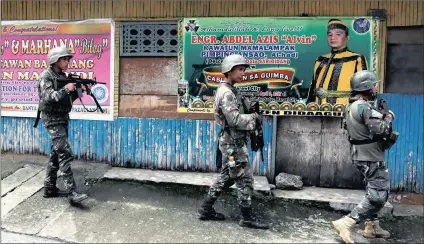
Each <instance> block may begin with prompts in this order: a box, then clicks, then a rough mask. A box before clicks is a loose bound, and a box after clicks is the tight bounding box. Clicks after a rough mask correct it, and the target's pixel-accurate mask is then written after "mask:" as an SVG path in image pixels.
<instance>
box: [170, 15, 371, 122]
mask: <svg viewBox="0 0 424 244" xmlns="http://www.w3.org/2000/svg"><path fill="white" fill-rule="evenodd" d="M378 24H379V22H378V19H374V18H372V17H359V16H358V17H331V16H330V17H246V18H239V17H237V18H183V19H180V20H179V45H180V46H179V54H178V62H179V81H178V96H179V99H178V111H179V112H183V113H186V112H194V113H201V112H204V113H212V112H213V99H214V94H215V92H216V89H217V88H218V87H219V84H220V82H221V81H223V80H224V78H225V76H224V74H222V73H221V62H222V60H223V59H224V57H226V56H228V55H230V54H233V53H236V54H241V55H243V56H244V57H245V58H246V59H247V60H248V63H249V64H250V67H249V68H248V69H246V71H245V75H244V77H243V81H242V82H240V83H237V84H235V87H236V88H237V90H238V93H239V94H240V95H241V96H244V97H246V98H249V100H250V101H251V102H259V105H260V108H261V111H262V112H263V114H272V115H289V116H296V115H298V116H299V115H300V116H335V117H340V116H342V115H343V111H344V108H345V106H346V104H347V103H348V98H349V96H350V94H351V93H350V92H351V88H350V78H351V76H352V75H353V74H354V73H355V72H357V71H360V70H371V71H374V72H376V73H378V62H379V60H378V56H379V40H378V37H379V33H378V31H379V26H378Z"/></svg>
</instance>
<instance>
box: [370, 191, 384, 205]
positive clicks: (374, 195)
mask: <svg viewBox="0 0 424 244" xmlns="http://www.w3.org/2000/svg"><path fill="white" fill-rule="evenodd" d="M388 197H389V192H388V191H386V190H376V189H371V188H368V190H367V198H368V200H369V201H370V202H371V203H372V204H377V205H384V204H385V203H386V201H387V199H388Z"/></svg>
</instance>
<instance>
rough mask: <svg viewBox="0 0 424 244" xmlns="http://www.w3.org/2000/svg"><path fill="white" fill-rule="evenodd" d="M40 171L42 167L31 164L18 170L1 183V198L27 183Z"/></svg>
mask: <svg viewBox="0 0 424 244" xmlns="http://www.w3.org/2000/svg"><path fill="white" fill-rule="evenodd" d="M42 170H43V167H41V166H37V165H31V164H26V165H24V167H23V168H20V169H18V170H17V171H15V172H14V173H13V174H11V175H9V176H8V177H6V178H4V179H3V180H2V181H1V196H2V197H3V196H5V195H6V194H8V193H9V192H10V191H13V190H14V189H15V188H16V187H18V186H20V185H22V183H24V182H26V181H28V180H29V179H30V178H32V177H34V175H36V174H38V173H39V172H40V171H42Z"/></svg>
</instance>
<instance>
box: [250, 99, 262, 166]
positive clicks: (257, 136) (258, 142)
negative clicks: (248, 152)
mask: <svg viewBox="0 0 424 244" xmlns="http://www.w3.org/2000/svg"><path fill="white" fill-rule="evenodd" d="M249 112H250V113H257V114H259V115H260V113H259V102H255V103H253V104H251V106H250V109H249ZM264 144H265V143H264V133H263V130H262V124H258V127H257V128H256V129H255V130H254V131H253V132H251V133H250V147H251V148H252V151H254V152H257V151H258V149H260V150H261V159H262V162H263V161H264V154H263V150H264Z"/></svg>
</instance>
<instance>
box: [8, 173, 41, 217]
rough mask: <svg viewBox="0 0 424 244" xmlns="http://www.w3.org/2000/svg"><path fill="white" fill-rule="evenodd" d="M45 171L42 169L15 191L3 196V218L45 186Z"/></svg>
mask: <svg viewBox="0 0 424 244" xmlns="http://www.w3.org/2000/svg"><path fill="white" fill-rule="evenodd" d="M44 178H45V172H43V171H40V172H39V173H37V174H36V175H35V176H34V177H32V178H30V179H29V180H28V181H26V182H24V183H23V184H22V185H20V186H19V187H17V188H16V189H15V190H14V191H12V192H9V193H8V194H7V195H5V196H4V197H2V198H1V218H2V219H3V218H4V217H5V216H6V215H7V214H8V213H9V212H10V211H11V210H12V209H13V208H15V207H16V206H18V205H19V204H20V203H22V202H23V201H25V200H26V199H27V198H29V197H30V196H32V195H33V194H34V193H36V192H38V191H39V190H40V189H41V188H43V186H44Z"/></svg>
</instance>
